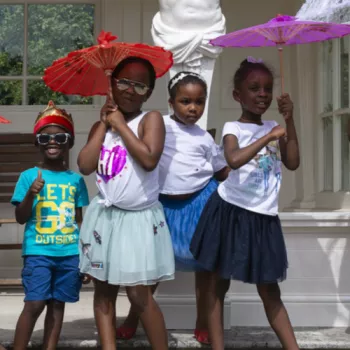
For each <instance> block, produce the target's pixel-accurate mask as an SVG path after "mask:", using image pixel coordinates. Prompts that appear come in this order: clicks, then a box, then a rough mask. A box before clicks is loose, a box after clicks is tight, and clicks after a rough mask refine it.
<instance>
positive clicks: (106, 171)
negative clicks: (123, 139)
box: [97, 137, 127, 183]
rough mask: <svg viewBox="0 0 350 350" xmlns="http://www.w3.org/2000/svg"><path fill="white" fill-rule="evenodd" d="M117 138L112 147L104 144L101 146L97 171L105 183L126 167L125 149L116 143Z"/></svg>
mask: <svg viewBox="0 0 350 350" xmlns="http://www.w3.org/2000/svg"><path fill="white" fill-rule="evenodd" d="M119 140H120V138H119V137H118V138H117V139H115V140H114V142H113V146H112V148H107V147H106V146H105V145H102V147H101V152H100V158H99V161H98V168H97V173H98V175H99V176H100V177H101V178H102V180H103V181H104V182H105V183H107V182H108V181H110V180H111V179H113V178H114V177H116V176H117V175H119V174H120V173H121V172H122V170H123V169H126V160H127V150H126V148H124V147H123V146H122V145H120V144H117V143H118V141H119Z"/></svg>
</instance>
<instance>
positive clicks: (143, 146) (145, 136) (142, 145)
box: [108, 111, 165, 171]
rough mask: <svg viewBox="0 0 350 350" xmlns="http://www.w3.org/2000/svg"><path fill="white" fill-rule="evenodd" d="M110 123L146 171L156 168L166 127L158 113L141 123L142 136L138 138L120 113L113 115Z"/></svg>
mask: <svg viewBox="0 0 350 350" xmlns="http://www.w3.org/2000/svg"><path fill="white" fill-rule="evenodd" d="M108 121H109V123H110V125H111V127H112V128H113V129H115V130H116V131H117V132H118V133H119V134H120V136H121V138H122V139H123V141H124V144H125V146H126V148H127V150H128V152H129V153H130V155H131V156H132V157H133V158H134V159H135V160H136V161H137V162H138V163H139V164H140V165H141V166H142V167H143V168H144V169H145V170H146V171H152V170H154V169H155V168H156V166H157V164H158V162H159V160H160V157H161V155H162V152H163V148H164V141H165V126H164V121H163V117H162V115H161V114H160V113H159V112H158V111H152V112H149V113H147V114H146V115H145V116H144V118H143V120H142V121H141V123H142V124H141V127H142V135H140V138H138V137H136V135H135V134H134V133H133V131H132V130H131V129H130V128H129V127H128V125H127V123H126V122H125V119H124V117H123V115H122V114H121V112H120V111H116V112H115V113H111V114H110V116H109V117H108Z"/></svg>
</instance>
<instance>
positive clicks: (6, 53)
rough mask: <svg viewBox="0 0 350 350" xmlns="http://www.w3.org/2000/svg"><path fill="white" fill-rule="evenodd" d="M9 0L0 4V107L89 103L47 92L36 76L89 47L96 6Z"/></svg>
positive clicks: (91, 42) (73, 2)
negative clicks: (49, 101)
mask: <svg viewBox="0 0 350 350" xmlns="http://www.w3.org/2000/svg"><path fill="white" fill-rule="evenodd" d="M11 2H12V1H7V3H4V2H3V1H1V0H0V28H1V30H0V105H45V104H47V102H48V100H50V99H53V100H54V101H55V102H56V103H57V104H61V105H69V104H91V103H92V98H86V97H80V96H65V95H63V94H60V93H57V92H53V91H51V90H50V89H49V88H48V87H46V85H45V84H44V82H43V81H42V80H41V77H42V75H43V72H44V69H45V67H47V66H50V65H51V64H52V62H53V61H54V60H55V59H57V58H59V57H62V56H65V55H66V54H67V53H68V52H70V51H73V50H77V49H81V48H83V47H87V46H91V45H94V43H95V40H94V37H95V17H96V4H95V2H93V1H91V0H86V1H76V0H71V1H69V2H68V1H65V0H63V1H62V0H61V1H49V0H47V1H45V2H44V1H18V2H16V4H13V5H11V4H10V3H11ZM55 2H56V3H55Z"/></svg>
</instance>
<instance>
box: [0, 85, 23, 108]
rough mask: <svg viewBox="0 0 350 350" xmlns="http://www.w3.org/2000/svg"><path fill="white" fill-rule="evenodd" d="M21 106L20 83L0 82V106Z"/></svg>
mask: <svg viewBox="0 0 350 350" xmlns="http://www.w3.org/2000/svg"><path fill="white" fill-rule="evenodd" d="M20 104H22V81H21V80H5V81H0V106H1V105H20Z"/></svg>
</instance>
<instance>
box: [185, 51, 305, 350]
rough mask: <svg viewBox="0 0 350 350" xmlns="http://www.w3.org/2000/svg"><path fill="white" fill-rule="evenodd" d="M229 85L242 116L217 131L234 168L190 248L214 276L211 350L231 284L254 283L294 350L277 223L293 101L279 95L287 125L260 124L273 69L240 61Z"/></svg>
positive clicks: (292, 142)
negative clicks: (284, 299)
mask: <svg viewBox="0 0 350 350" xmlns="http://www.w3.org/2000/svg"><path fill="white" fill-rule="evenodd" d="M233 82H234V90H233V97H234V99H235V100H236V101H237V102H238V103H240V105H241V107H242V114H241V116H240V118H239V119H238V121H233V122H228V123H226V124H225V126H224V129H223V133H222V144H223V148H224V152H225V158H226V161H227V163H228V165H229V166H230V167H231V169H232V170H231V172H230V173H229V176H228V178H227V180H225V181H224V182H222V183H221V184H220V185H219V187H218V190H217V191H215V192H214V193H213V194H212V196H211V197H210V198H209V200H208V202H207V204H206V207H205V208H204V210H203V212H202V215H201V218H200V220H199V223H198V226H197V229H196V232H195V234H194V236H193V239H192V242H191V247H190V249H191V252H192V253H193V256H194V257H195V259H196V260H197V261H198V263H199V264H200V265H201V266H203V267H204V268H205V269H207V270H209V271H212V273H211V277H210V280H209V282H208V283H209V289H210V292H208V294H207V297H208V299H207V305H208V309H209V315H208V326H209V336H210V339H211V343H212V348H213V349H214V350H223V349H224V339H223V322H222V320H223V315H222V310H223V302H224V298H225V294H226V292H227V290H228V288H229V285H230V280H231V279H233V280H238V281H242V282H245V283H250V284H255V285H256V286H257V290H258V293H259V295H260V298H261V300H262V302H263V304H264V308H265V312H266V315H267V318H268V320H269V322H270V325H271V327H272V328H273V330H274V331H275V332H276V335H277V336H278V338H279V340H280V341H281V343H282V346H283V348H284V349H293V350H294V349H298V345H297V343H296V339H295V336H294V332H293V329H292V326H291V323H290V321H289V318H288V314H287V311H286V309H285V307H284V305H283V302H282V300H281V292H280V289H279V286H278V282H281V281H283V280H284V279H285V278H286V270H287V266H288V262H287V253H286V247H285V243H284V239H283V233H282V228H281V224H280V220H279V218H278V195H279V189H280V183H281V182H280V181H281V162H282V163H283V164H284V165H285V167H286V168H287V169H289V170H296V169H297V168H298V167H299V146H298V139H297V135H296V130H295V126H294V121H293V103H292V101H291V100H290V97H289V95H288V94H282V96H280V97H278V98H277V102H278V108H279V112H280V113H281V114H282V115H283V117H284V119H285V123H286V128H283V127H281V126H279V125H278V124H277V123H276V122H275V121H267V120H262V115H263V114H264V113H265V112H266V111H267V110H268V108H269V107H270V105H271V102H272V91H273V75H272V72H271V71H270V69H269V68H268V67H267V66H266V65H265V64H264V63H263V62H262V61H258V60H255V59H253V58H248V59H247V60H244V61H243V62H242V63H241V65H240V67H239V68H238V70H237V71H236V73H235V76H234V79H233ZM286 135H288V137H287V136H286ZM218 310H219V311H220V312H219V313H218ZM219 314H220V317H218V315H219Z"/></svg>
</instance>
